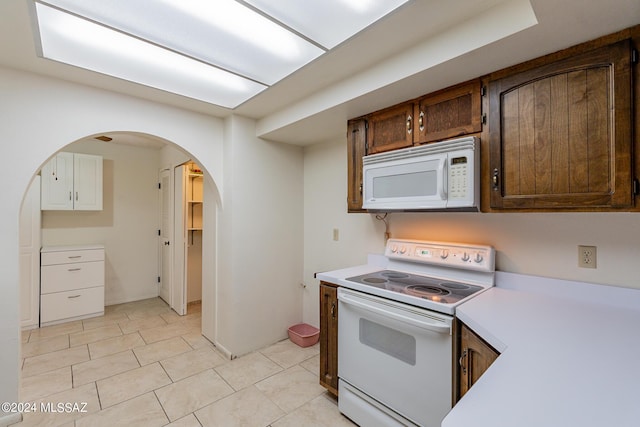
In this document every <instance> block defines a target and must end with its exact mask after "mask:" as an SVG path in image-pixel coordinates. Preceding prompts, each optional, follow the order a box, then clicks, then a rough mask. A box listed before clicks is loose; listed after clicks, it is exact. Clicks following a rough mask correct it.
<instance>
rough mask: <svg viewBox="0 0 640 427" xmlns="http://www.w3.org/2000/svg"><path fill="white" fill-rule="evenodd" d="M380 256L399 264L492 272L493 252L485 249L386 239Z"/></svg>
mask: <svg viewBox="0 0 640 427" xmlns="http://www.w3.org/2000/svg"><path fill="white" fill-rule="evenodd" d="M384 254H385V256H386V257H387V258H391V259H397V260H403V261H412V262H419V263H423V264H433V265H439V266H443V267H452V268H464V269H468V270H478V271H486V272H493V271H495V250H494V249H493V248H492V247H491V246H485V245H471V244H463V243H444V242H426V241H418V240H404V239H389V241H388V242H387V247H386V250H385V253H384Z"/></svg>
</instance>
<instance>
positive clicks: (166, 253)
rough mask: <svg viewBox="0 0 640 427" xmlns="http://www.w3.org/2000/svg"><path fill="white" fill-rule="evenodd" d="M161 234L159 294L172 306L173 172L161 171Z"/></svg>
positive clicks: (159, 247)
mask: <svg viewBox="0 0 640 427" xmlns="http://www.w3.org/2000/svg"><path fill="white" fill-rule="evenodd" d="M159 180H160V232H159V233H158V255H159V256H158V258H159V264H160V268H159V274H158V277H159V278H160V283H159V289H158V293H159V295H160V298H162V299H163V300H164V302H166V303H167V304H169V305H170V306H171V282H172V274H171V270H172V264H173V263H172V259H173V257H172V253H171V240H172V234H173V197H172V195H171V171H170V170H169V169H163V170H161V171H160V176H159Z"/></svg>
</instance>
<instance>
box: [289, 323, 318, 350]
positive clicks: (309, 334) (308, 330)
mask: <svg viewBox="0 0 640 427" xmlns="http://www.w3.org/2000/svg"><path fill="white" fill-rule="evenodd" d="M289 339H290V340H291V341H293V342H294V343H296V344H298V345H299V346H300V347H310V346H312V345H314V344H315V343H317V342H318V340H319V339H320V329H318V328H316V327H314V326H311V325H308V324H306V323H298V324H297V325H293V326H291V327H290V328H289Z"/></svg>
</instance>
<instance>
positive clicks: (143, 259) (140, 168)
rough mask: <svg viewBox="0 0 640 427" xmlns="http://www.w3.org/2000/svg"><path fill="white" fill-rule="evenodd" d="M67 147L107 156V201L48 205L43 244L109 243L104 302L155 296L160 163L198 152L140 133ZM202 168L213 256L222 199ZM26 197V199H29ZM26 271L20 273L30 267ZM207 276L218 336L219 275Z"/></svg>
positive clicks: (205, 326)
mask: <svg viewBox="0 0 640 427" xmlns="http://www.w3.org/2000/svg"><path fill="white" fill-rule="evenodd" d="M61 151H66V152H69V151H70V152H83V153H86V154H97V155H102V156H103V159H104V208H103V210H102V211H99V212H82V211H80V212H61V211H43V215H42V222H41V224H40V226H41V233H42V234H41V236H42V242H41V243H42V245H43V246H50V245H70V244H88V243H90V242H99V243H102V244H104V246H105V253H106V262H105V270H106V271H105V276H106V279H105V304H106V305H111V304H117V303H123V302H128V301H134V300H138V299H144V298H148V297H155V296H157V295H158V285H157V281H156V277H158V272H159V271H161V270H162V267H161V266H160V265H159V264H158V263H159V261H160V258H159V257H158V250H157V244H158V243H157V234H156V230H157V229H159V222H160V218H159V215H158V212H159V207H158V203H159V198H158V190H159V189H158V188H157V187H156V180H157V178H158V175H157V173H158V170H160V169H162V168H171V169H173V168H174V167H175V166H177V165H179V164H181V163H184V162H185V161H188V160H195V161H198V159H197V158H195V156H192V155H191V154H189V153H188V152H187V151H185V150H184V149H183V148H181V147H180V146H178V145H177V144H175V143H173V142H170V141H168V140H166V139H163V138H159V137H157V136H154V135H150V134H142V133H136V132H107V133H101V134H99V135H91V136H87V137H86V138H81V139H80V140H78V141H75V142H73V143H70V144H68V145H67V146H65V147H64V148H63V149H62V150H61ZM43 164H44V163H43ZM202 173H203V177H204V182H205V185H204V187H205V189H204V191H205V192H206V194H205V197H206V200H207V203H206V204H204V205H205V212H206V213H205V215H204V218H203V220H204V221H206V222H205V226H203V232H202V240H203V250H204V252H205V253H204V256H207V257H212V258H213V259H215V246H216V245H215V239H216V230H215V224H216V220H215V218H216V213H217V210H218V206H219V201H220V198H219V195H218V192H217V186H216V184H215V182H214V180H213V178H212V177H211V174H209V172H208V171H207V170H206V168H204V167H203V168H202ZM36 174H37V172H36ZM26 194H28V189H27V190H26V191H25V195H26ZM27 200H28V198H27V197H25V198H24V199H23V206H24V205H25V202H26V201H27ZM202 266H203V267H202V268H203V270H205V269H207V270H211V269H213V268H215V262H207V263H203V264H202ZM20 271H21V273H20V275H21V276H22V275H23V274H24V273H23V271H26V270H25V269H21V270H20ZM202 277H203V278H204V279H203V283H202V286H203V292H202V311H203V316H202V332H203V335H205V336H206V337H207V338H208V339H209V340H210V341H212V342H215V339H216V336H215V334H216V322H215V319H216V313H215V312H214V307H215V304H214V299H215V298H214V295H215V282H214V278H215V274H213V272H212V271H203V274H202ZM21 281H22V280H21ZM204 288H206V289H204ZM31 297H32V298H33V297H34V295H31ZM35 297H37V295H35Z"/></svg>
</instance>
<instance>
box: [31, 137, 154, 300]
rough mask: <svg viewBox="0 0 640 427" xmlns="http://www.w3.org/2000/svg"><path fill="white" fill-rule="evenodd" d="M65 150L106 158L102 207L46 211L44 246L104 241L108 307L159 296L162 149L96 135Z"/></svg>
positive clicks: (43, 213)
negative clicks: (124, 143) (105, 140)
mask: <svg viewBox="0 0 640 427" xmlns="http://www.w3.org/2000/svg"><path fill="white" fill-rule="evenodd" d="M64 150H65V151H69V152H74V153H84V154H99V155H101V156H103V180H104V181H103V194H104V199H103V210H102V211H43V212H42V244H43V245H44V246H56V245H78V244H98V243H100V244H103V245H105V257H106V259H105V304H106V305H111V304H119V303H123V302H128V301H136V300H140V299H145V298H153V297H156V296H158V284H157V276H158V237H157V230H158V222H159V207H158V168H159V164H160V150H158V149H152V148H143V147H134V146H129V145H121V144H114V143H110V142H102V141H98V140H95V139H89V140H83V141H79V142H75V143H73V144H70V145H68V146H67V147H65V148H64ZM131 254H135V255H136V256H135V257H132V256H131Z"/></svg>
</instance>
